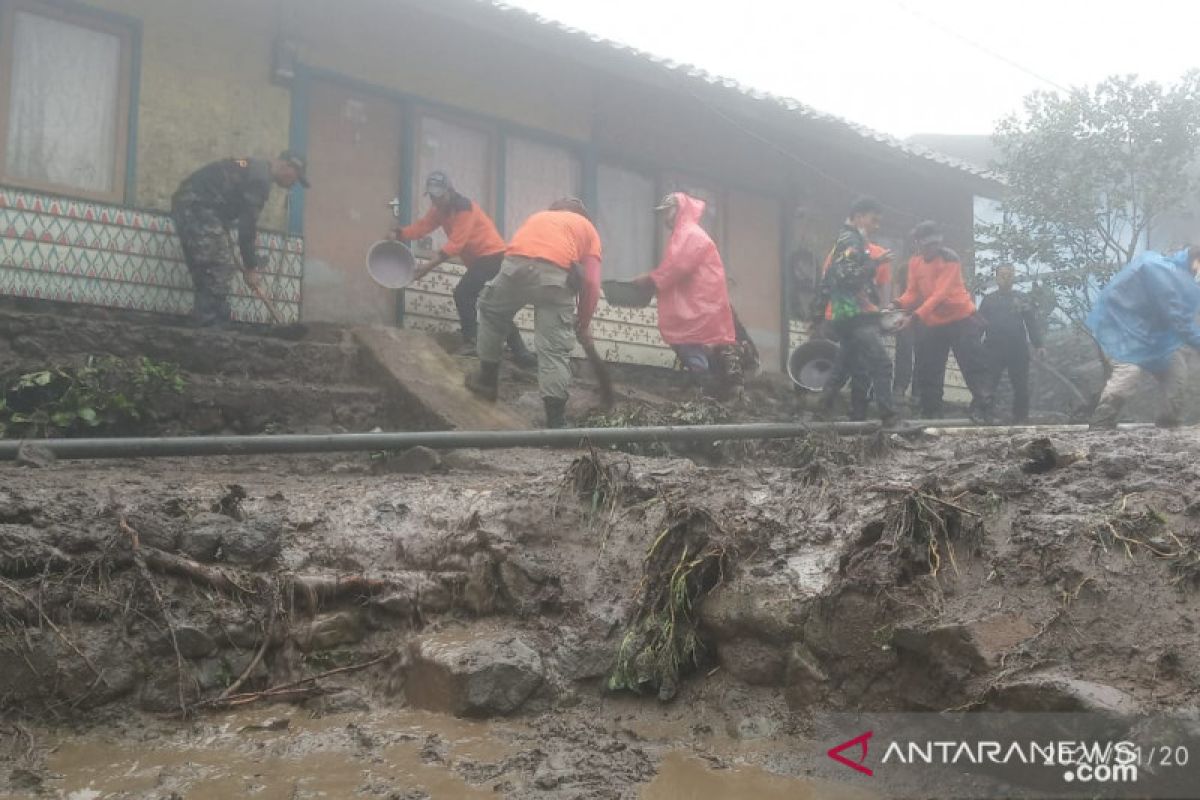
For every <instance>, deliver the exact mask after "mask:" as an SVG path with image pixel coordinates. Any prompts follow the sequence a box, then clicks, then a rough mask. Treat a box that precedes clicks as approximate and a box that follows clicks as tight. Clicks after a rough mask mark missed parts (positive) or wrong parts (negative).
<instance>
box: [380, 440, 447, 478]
mask: <svg viewBox="0 0 1200 800" xmlns="http://www.w3.org/2000/svg"><path fill="white" fill-rule="evenodd" d="M382 463H383V466H382V471H384V472H395V473H400V474H403V475H424V474H426V473H429V472H433V471H434V470H437V469H441V468H442V457H441V456H440V455H438V452H437V451H436V450H433V449H430V448H428V447H410V448H409V449H408V450H405V451H404V452H403V453H401V454H400V455H398V456H395V457H393V458H389V459H386V460H384V461H383V462H382Z"/></svg>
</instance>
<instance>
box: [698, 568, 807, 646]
mask: <svg viewBox="0 0 1200 800" xmlns="http://www.w3.org/2000/svg"><path fill="white" fill-rule="evenodd" d="M784 592H787V587H786V586H784V585H777V584H775V583H773V582H770V581H760V580H754V579H745V580H740V581H733V582H731V583H725V584H722V585H721V586H720V587H718V588H717V589H716V590H715V591H713V592H712V593H711V594H709V595H708V596H706V597H705V598H704V601H703V602H702V603H701V605H700V608H699V616H700V622H701V624H702V625H703V626H704V627H705V628H707V629H708V630H709V631H710V632H711V633H712V634H713V635H714V636H715V637H716V638H717V640H718V641H720V640H723V639H736V638H739V637H747V636H753V637H755V638H758V639H762V640H764V641H770V642H788V641H791V640H794V639H797V638H799V637H800V634H801V632H802V631H803V626H804V614H805V613H806V611H807V604H806V602H805V600H806V599H807V598H806V597H797V598H796V600H794V601H791V600H790V599H789V598H788V597H787V595H786V594H784Z"/></svg>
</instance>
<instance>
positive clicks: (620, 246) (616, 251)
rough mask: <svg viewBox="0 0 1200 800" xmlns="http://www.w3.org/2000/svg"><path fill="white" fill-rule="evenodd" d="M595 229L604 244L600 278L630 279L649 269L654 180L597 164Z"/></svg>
mask: <svg viewBox="0 0 1200 800" xmlns="http://www.w3.org/2000/svg"><path fill="white" fill-rule="evenodd" d="M596 180H597V186H596V189H597V196H598V200H597V204H598V208H597V209H596V227H597V228H598V229H599V231H600V238H601V239H602V240H603V242H604V277H605V278H632V277H634V276H637V275H640V274H642V273H643V272H648V271H649V270H651V269H653V268H654V267H655V266H657V265H656V264H654V263H653V261H654V241H655V233H656V229H655V225H656V224H657V220H656V217H655V214H654V207H655V206H656V205H658V200H659V197H658V195H657V194H656V193H655V190H654V181H652V180H651V179H649V178H645V177H642V176H641V175H639V174H637V173H636V172H630V171H629V170H625V169H620V168H618V167H611V166H607V165H605V164H601V165H600V167H599V169H598V170H597V174H596Z"/></svg>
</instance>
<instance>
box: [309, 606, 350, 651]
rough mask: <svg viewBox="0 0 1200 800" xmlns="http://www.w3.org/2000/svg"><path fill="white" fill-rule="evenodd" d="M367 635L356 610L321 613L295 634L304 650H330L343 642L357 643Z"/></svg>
mask: <svg viewBox="0 0 1200 800" xmlns="http://www.w3.org/2000/svg"><path fill="white" fill-rule="evenodd" d="M366 635H367V630H366V625H365V622H364V620H363V615H362V614H361V613H360V612H357V611H339V612H337V613H335V614H322V615H321V616H319V617H317V618H316V619H314V620H313V621H312V622H311V623H310V624H309V626H308V628H307V629H306V630H304V631H302V632H301V633H299V634H297V636H296V641H297V644H299V645H300V649H301V650H303V651H304V652H306V653H307V652H312V651H314V650H332V649H333V648H335V647H338V646H340V645H344V644H357V643H358V642H361V641H362V640H363V639H364V638H365V637H366Z"/></svg>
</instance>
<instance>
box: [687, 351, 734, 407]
mask: <svg viewBox="0 0 1200 800" xmlns="http://www.w3.org/2000/svg"><path fill="white" fill-rule="evenodd" d="M674 349H675V354H676V355H677V356H678V357H679V361H680V363H681V364H683V368H684V369H685V370H687V371H688V372H689V373H691V374H693V375H696V376H700V377H707V378H709V379H710V380H711V381H712V390H713V394H715V395H716V396H717V397H719V398H728V397H734V396H736V395H738V394H740V392H741V389H742V386H743V385H744V384H745V380H746V379H745V372H744V369H743V360H744V358H745V352H744V349H743V346H742V345H741V344H740V343H738V344H722V345H704V344H679V345H675V347H674Z"/></svg>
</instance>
